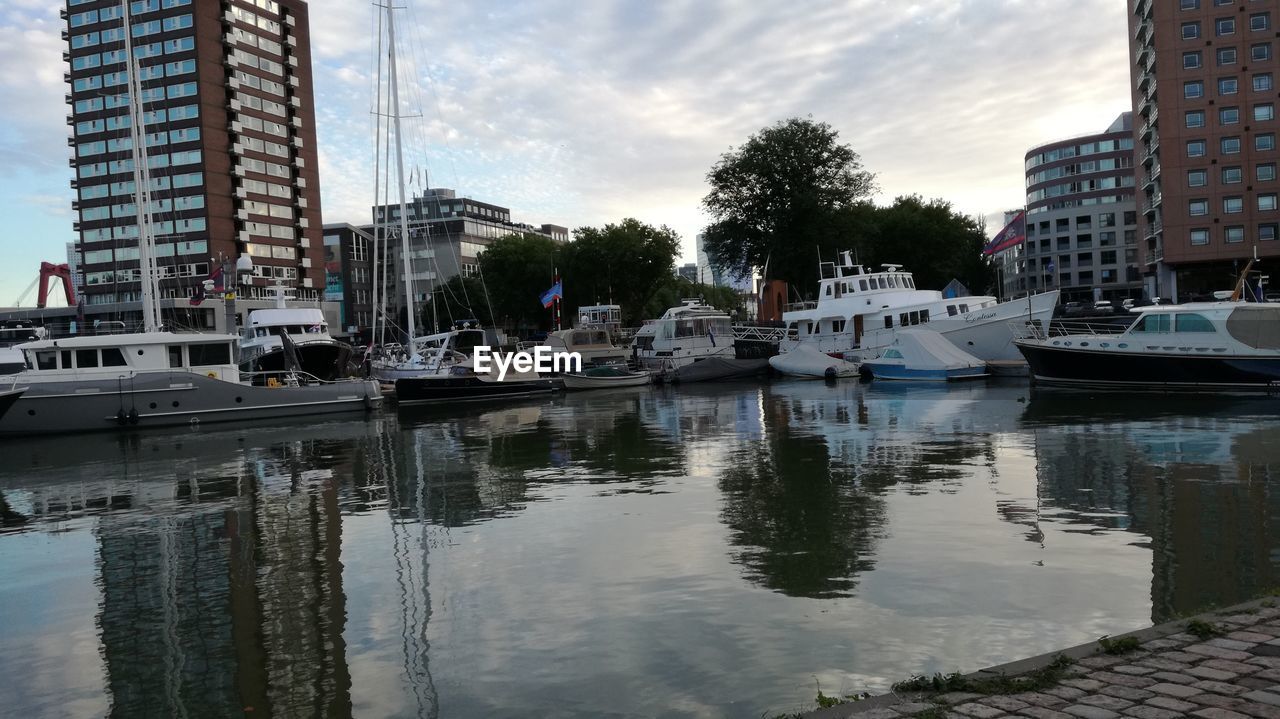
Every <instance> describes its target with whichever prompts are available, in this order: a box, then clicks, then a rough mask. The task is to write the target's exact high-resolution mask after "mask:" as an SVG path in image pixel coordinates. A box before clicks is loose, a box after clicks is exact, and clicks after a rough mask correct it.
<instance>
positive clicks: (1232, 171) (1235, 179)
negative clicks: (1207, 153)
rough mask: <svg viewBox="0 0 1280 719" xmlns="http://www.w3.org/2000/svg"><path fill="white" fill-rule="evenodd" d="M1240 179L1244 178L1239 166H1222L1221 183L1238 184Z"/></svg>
mask: <svg viewBox="0 0 1280 719" xmlns="http://www.w3.org/2000/svg"><path fill="white" fill-rule="evenodd" d="M1242 179H1244V178H1243V173H1242V172H1241V170H1240V168H1239V167H1224V168H1222V184H1224V185H1238V184H1240V181H1241V180H1242Z"/></svg>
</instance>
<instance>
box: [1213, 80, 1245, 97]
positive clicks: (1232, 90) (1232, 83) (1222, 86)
mask: <svg viewBox="0 0 1280 719" xmlns="http://www.w3.org/2000/svg"><path fill="white" fill-rule="evenodd" d="M1239 89H1240V83H1239V82H1238V81H1237V80H1236V79H1235V78H1234V77H1222V78H1218V94H1219V95H1234V94H1236V91H1237V90H1239Z"/></svg>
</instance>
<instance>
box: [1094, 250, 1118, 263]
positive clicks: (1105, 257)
mask: <svg viewBox="0 0 1280 719" xmlns="http://www.w3.org/2000/svg"><path fill="white" fill-rule="evenodd" d="M1098 263H1099V264H1103V265H1114V264H1115V263H1116V251H1115V250H1103V251H1102V254H1101V255H1099V256H1098Z"/></svg>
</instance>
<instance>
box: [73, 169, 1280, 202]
mask: <svg viewBox="0 0 1280 719" xmlns="http://www.w3.org/2000/svg"><path fill="white" fill-rule="evenodd" d="M1254 177H1255V179H1257V180H1258V182H1271V181H1272V180H1274V179H1276V163H1274V162H1263V163H1261V164H1259V165H1258V167H1257V168H1256V169H1255V172H1254ZM83 194H84V193H81V195H82V196H83Z"/></svg>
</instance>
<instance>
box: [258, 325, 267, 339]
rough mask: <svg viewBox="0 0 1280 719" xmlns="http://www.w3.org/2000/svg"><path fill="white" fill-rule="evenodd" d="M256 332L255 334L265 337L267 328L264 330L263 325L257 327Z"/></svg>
mask: <svg viewBox="0 0 1280 719" xmlns="http://www.w3.org/2000/svg"><path fill="white" fill-rule="evenodd" d="M256 334H257V335H258V336H259V337H266V336H267V330H266V328H265V327H259V328H258V329H257V332H256Z"/></svg>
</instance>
